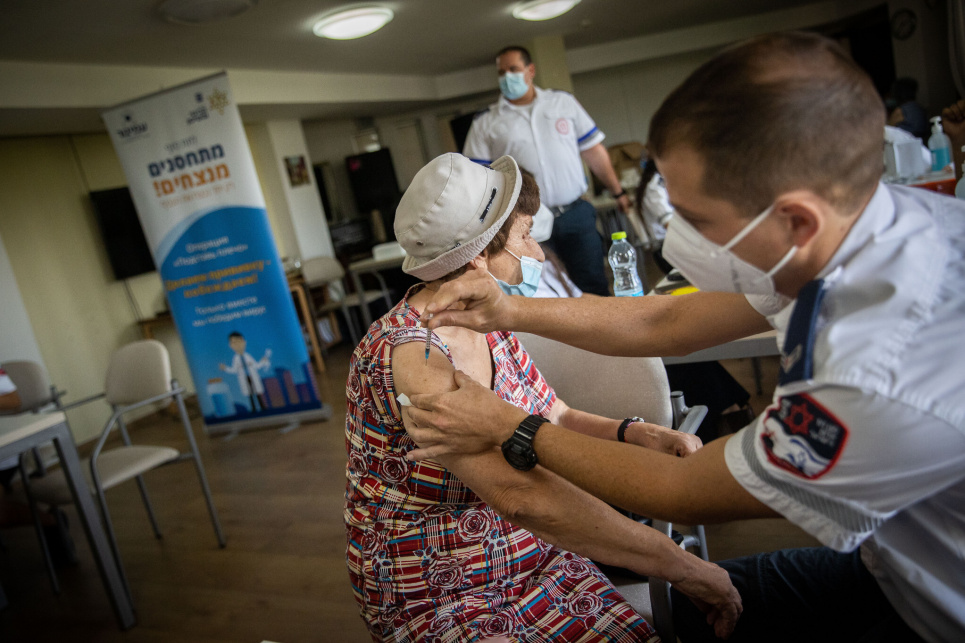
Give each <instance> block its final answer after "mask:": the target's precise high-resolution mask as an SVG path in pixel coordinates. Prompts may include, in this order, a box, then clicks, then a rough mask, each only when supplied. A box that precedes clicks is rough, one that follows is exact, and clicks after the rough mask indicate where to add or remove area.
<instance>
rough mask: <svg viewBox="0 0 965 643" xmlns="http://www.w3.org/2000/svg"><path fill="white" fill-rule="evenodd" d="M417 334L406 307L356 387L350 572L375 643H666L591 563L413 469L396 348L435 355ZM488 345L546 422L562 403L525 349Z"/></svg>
mask: <svg viewBox="0 0 965 643" xmlns="http://www.w3.org/2000/svg"><path fill="white" fill-rule="evenodd" d="M410 292H411V291H410ZM418 324H419V315H418V313H417V312H416V311H415V310H413V309H412V308H410V307H409V306H408V304H407V303H406V299H403V300H402V302H401V303H400V304H399V305H398V306H396V307H395V308H393V309H392V310H391V311H389V313H387V314H386V315H385V316H384V317H382V318H381V319H379V320H378V321H376V322H375V323H374V324H373V325H372V327H371V328H369V331H368V334H367V335H366V337H365V339H363V340H362V342H361V343H360V344H359V346H358V347H357V348H356V349H355V352H354V354H353V356H352V360H351V364H350V370H349V378H348V383H347V404H348V409H347V410H348V412H347V416H346V448H347V450H348V465H347V489H346V502H345V524H346V529H347V539H348V546H347V561H348V568H349V575H350V576H351V580H352V589H353V592H354V594H355V599H356V601H357V602H358V604H359V607H360V609H361V613H362V617H363V619H365V622H366V624H367V625H368V628H369V631H370V633H371V635H372V638H373V640H375V641H394V642H399V643H409V642H413V643H414V642H415V641H427V642H429V643H436V642H438V643H455V642H457V641H458V642H464V641H483V640H486V639H488V638H493V637H500V636H503V637H508V638H509V639H510V640H512V641H520V642H523V641H526V642H531V643H536V642H542V641H549V640H553V641H561V642H565V641H574V642H575V641H586V642H589V641H619V642H630V641H648V640H657V637H656V635H655V634H654V632H653V630H652V629H651V628H650V626H649V625H648V624H647V623H646V622H645V621H644V620H643V619H642V618H641V617H640V616H639V615H638V614H637V613H636V612H634V611H633V608H631V607H630V605H629V604H627V602H626V601H625V600H624V599H623V597H621V596H620V594H619V593H618V592H617V591H616V590H615V589H614V588H613V586H612V585H611V584H610V582H609V581H608V580H607V579H606V578H605V577H604V576H603V575H602V574H601V573H600V572H599V570H598V569H597V568H596V566H595V565H593V564H592V563H591V562H590V561H588V560H587V559H585V558H583V557H581V556H577V555H575V554H572V553H570V552H565V551H563V550H560V549H558V548H556V547H553V546H551V545H549V544H548V543H545V542H543V541H542V540H540V539H539V538H537V537H536V536H534V535H533V534H531V533H530V532H528V531H526V530H524V529H520V528H518V527H515V526H513V525H512V524H510V523H508V522H506V521H505V520H503V519H502V518H500V517H499V516H498V515H497V514H496V513H495V512H494V511H493V510H492V509H491V508H490V507H489V506H488V505H486V504H485V503H483V502H482V501H481V500H480V499H479V497H477V496H476V495H475V494H474V493H473V492H472V491H471V490H470V489H469V488H468V487H466V486H465V485H464V484H463V483H462V482H461V481H460V480H459V479H458V478H456V477H455V476H453V475H452V474H451V473H449V471H447V470H446V469H445V468H443V467H442V466H441V465H439V464H436V463H434V462H431V461H427V462H420V463H412V462H409V461H407V460H406V459H405V454H406V453H407V452H408V451H410V450H411V449H413V448H415V444H414V443H413V442H412V440H411V439H410V438H409V437H408V435H407V434H406V432H405V427H404V426H403V424H402V416H401V414H400V412H399V405H398V401H397V400H396V391H395V388H394V385H393V382H392V368H391V365H392V347H393V346H397V345H400V344H402V343H405V342H410V341H418V342H423V343H424V342H425V331H424V330H423V329H421V328H419V327H418ZM432 337H433V340H432V341H433V343H434V344H435V345H436V346H437V347H438V348H439V349H440V350H442V351H443V352H444V353H445V354H446V355H447V356H449V352H448V349H447V348H446V346H445V345H444V344H442V343H441V342H440V341H439V339H438V337H437V336H436V335H434V334H433V336H432ZM487 339H488V343H489V348H490V350H491V352H492V356H493V364H494V383H495V390H496V393H497V394H498V395H499V396H500V397H501V398H503V399H505V400H507V401H510V402H512V403H513V404H515V405H516V406H519V407H520V408H524V409H527V410H529V412H531V413H536V414H539V415H543V416H546V415H548V413H549V410H550V408H551V407H552V405H553V402H554V401H555V399H556V396H555V393H554V392H553V389H552V388H551V387H550V386H549V385H548V384H547V383H546V381H545V380H544V379H543V377H542V375H540V373H539V371H538V370H537V369H536V367H535V366H534V365H533V363H532V361H531V360H530V359H529V356H528V355H527V354H526V352H525V350H523V347H522V346H521V345H520V343H519V342H518V341H517V340H516V338H515V336H513V335H512V334H511V333H502V332H500V333H491V334H489V335H487ZM449 359H450V361H451V359H452V358H451V356H449Z"/></svg>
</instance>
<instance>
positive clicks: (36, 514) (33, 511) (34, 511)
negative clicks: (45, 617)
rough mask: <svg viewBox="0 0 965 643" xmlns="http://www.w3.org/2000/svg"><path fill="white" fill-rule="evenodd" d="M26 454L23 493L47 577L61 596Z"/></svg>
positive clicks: (22, 471) (23, 469)
mask: <svg viewBox="0 0 965 643" xmlns="http://www.w3.org/2000/svg"><path fill="white" fill-rule="evenodd" d="M24 458H25V456H24V454H21V456H20V479H21V481H22V483H23V491H24V494H26V496H27V504H28V505H30V515H31V517H32V518H33V523H34V530H35V531H36V532H37V540H38V541H40V549H41V550H42V551H43V554H44V565H46V566H47V576H48V578H50V586H51V588H52V589H53V590H54V594H55V595H58V596H59V595H60V580H58V578H57V570H55V569H54V559H53V558H52V557H51V555H50V547H48V546H47V535H46V534H45V533H44V526H43V525H42V524H41V523H40V510H39V509H38V508H37V500H36V499H35V498H34V496H33V493H31V492H30V482H29V480H28V477H27V465H26V463H25V460H24Z"/></svg>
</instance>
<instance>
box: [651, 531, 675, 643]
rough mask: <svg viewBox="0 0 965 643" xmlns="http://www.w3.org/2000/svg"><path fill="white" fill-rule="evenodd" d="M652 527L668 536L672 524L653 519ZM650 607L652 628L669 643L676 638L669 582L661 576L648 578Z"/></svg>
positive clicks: (661, 638)
mask: <svg viewBox="0 0 965 643" xmlns="http://www.w3.org/2000/svg"><path fill="white" fill-rule="evenodd" d="M653 528H654V529H656V530H657V531H659V532H661V533H662V534H663V535H665V536H667V537H668V538H669V537H670V534H671V532H672V531H673V525H671V523H669V522H663V521H662V520H654V521H653ZM648 582H649V585H650V609H651V610H652V612H653V628H654V629H655V630H657V634H659V635H660V640H662V641H667V642H668V643H671V642H673V641H676V640H677V634H676V632H675V631H674V626H673V605H671V602H670V601H671V598H670V583H668V582H667V581H666V580H663V579H662V578H655V577H653V576H651V577H650V578H649V581H648Z"/></svg>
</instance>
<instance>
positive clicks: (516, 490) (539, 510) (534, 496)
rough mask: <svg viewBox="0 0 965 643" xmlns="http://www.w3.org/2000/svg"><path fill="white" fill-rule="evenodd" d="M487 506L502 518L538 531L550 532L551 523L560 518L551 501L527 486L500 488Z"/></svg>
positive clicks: (551, 529) (524, 527)
mask: <svg viewBox="0 0 965 643" xmlns="http://www.w3.org/2000/svg"><path fill="white" fill-rule="evenodd" d="M489 506H490V507H492V508H493V510H494V511H495V512H496V513H497V514H499V515H500V516H501V517H502V518H503V519H504V520H507V521H509V522H511V523H512V524H514V525H516V526H517V527H522V528H523V529H527V530H529V531H533V532H539V533H546V532H550V533H552V531H553V525H554V524H556V523H557V522H559V521H560V518H561V517H560V516H557V515H556V514H555V512H553V511H552V509H551V503H549V502H547V501H546V500H545V499H541V498H540V494H539V493H538V490H537V489H535V488H533V487H529V486H527V487H511V488H505V489H500V490H499V491H498V492H497V493H495V494H493V497H492V498H491V499H490V500H489Z"/></svg>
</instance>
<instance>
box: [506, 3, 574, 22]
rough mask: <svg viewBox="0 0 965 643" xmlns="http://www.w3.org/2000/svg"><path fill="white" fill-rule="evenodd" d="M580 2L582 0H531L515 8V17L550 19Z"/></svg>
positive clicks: (521, 18) (522, 18)
mask: <svg viewBox="0 0 965 643" xmlns="http://www.w3.org/2000/svg"><path fill="white" fill-rule="evenodd" d="M579 3H580V0H531V1H530V2H522V3H520V4H519V5H517V6H516V8H515V9H513V17H514V18H519V19H520V20H550V19H552V18H555V17H557V16H562V15H563V14H564V13H566V12H567V11H569V10H570V9H572V8H573V7H575V6H576V5H578V4H579Z"/></svg>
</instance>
